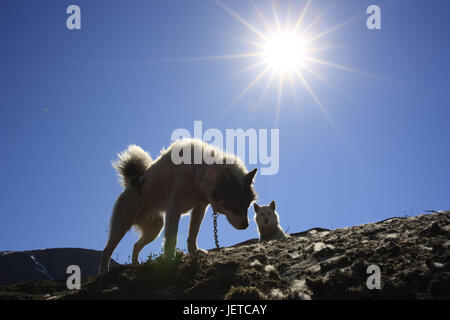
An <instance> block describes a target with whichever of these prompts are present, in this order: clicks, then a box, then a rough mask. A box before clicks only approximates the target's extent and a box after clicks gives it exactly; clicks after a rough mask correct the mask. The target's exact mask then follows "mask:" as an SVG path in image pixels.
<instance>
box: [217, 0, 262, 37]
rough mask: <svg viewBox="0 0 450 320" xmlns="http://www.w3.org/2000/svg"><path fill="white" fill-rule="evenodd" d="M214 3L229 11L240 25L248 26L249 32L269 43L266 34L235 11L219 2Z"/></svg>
mask: <svg viewBox="0 0 450 320" xmlns="http://www.w3.org/2000/svg"><path fill="white" fill-rule="evenodd" d="M214 2H215V3H216V4H218V5H219V6H221V7H222V8H223V9H225V11H227V12H228V13H229V14H230V15H231V16H233V17H234V18H235V19H236V20H238V21H239V22H240V23H242V24H243V25H244V26H246V27H247V28H248V29H249V30H251V31H253V32H254V33H255V34H256V35H258V36H260V37H261V38H262V39H264V40H266V41H267V36H266V35H265V34H263V33H262V32H261V31H259V30H258V29H256V28H255V27H254V26H252V25H251V24H250V23H249V22H247V20H245V19H244V18H242V17H241V16H240V15H238V14H237V13H236V12H234V11H233V10H231V9H230V8H228V7H227V6H226V5H224V4H223V3H222V2H220V1H219V0H214Z"/></svg>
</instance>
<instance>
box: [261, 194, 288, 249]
mask: <svg viewBox="0 0 450 320" xmlns="http://www.w3.org/2000/svg"><path fill="white" fill-rule="evenodd" d="M254 210H255V217H254V219H255V222H256V225H257V227H258V234H259V241H260V242H262V241H269V240H279V239H285V238H286V237H287V236H286V234H285V233H284V230H283V228H282V227H281V226H280V224H279V216H278V213H277V212H276V211H275V202H274V201H272V203H271V204H270V205H268V206H261V207H260V206H258V205H257V204H254Z"/></svg>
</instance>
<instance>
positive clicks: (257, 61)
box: [196, 0, 363, 124]
mask: <svg viewBox="0 0 450 320" xmlns="http://www.w3.org/2000/svg"><path fill="white" fill-rule="evenodd" d="M215 2H216V3H217V4H218V5H219V6H220V7H222V8H223V9H224V10H225V11H227V12H228V13H229V14H230V15H231V16H233V17H234V18H235V19H236V20H238V21H239V22H240V23H241V24H243V25H244V26H245V27H247V29H249V30H250V31H251V32H252V33H253V34H254V35H256V36H257V37H253V38H251V39H245V38H239V37H235V38H236V39H237V40H240V41H243V42H245V43H247V44H250V45H251V46H252V47H254V48H256V49H255V50H252V51H249V52H245V53H240V54H229V55H222V56H212V57H203V58H199V59H208V60H212V59H214V60H215V59H249V60H250V59H251V60H253V61H254V63H253V64H250V65H248V66H247V67H245V68H244V69H243V70H241V71H240V72H238V73H237V74H243V73H245V72H249V71H253V70H255V69H260V71H259V72H258V73H257V74H256V76H255V77H254V78H253V79H252V80H251V81H250V83H249V84H248V85H247V86H246V87H245V88H243V90H242V91H241V92H240V93H239V94H238V96H237V97H236V98H235V99H234V101H233V102H232V103H231V105H234V104H235V103H236V102H237V101H238V100H240V99H241V98H242V97H243V96H244V95H245V94H247V93H248V92H249V91H250V90H251V89H252V88H254V87H255V86H256V85H257V84H258V83H260V82H262V81H263V79H267V80H266V84H265V85H263V88H264V89H262V92H261V95H260V99H259V101H260V102H261V101H262V100H263V99H264V97H265V96H266V93H267V92H268V91H269V89H270V88H271V87H272V86H275V87H276V88H277V104H276V114H275V122H276V123H277V121H278V114H279V111H280V106H281V100H282V95H283V90H284V89H283V88H284V87H285V86H286V84H290V87H291V90H292V93H293V95H294V98H295V99H297V95H296V91H297V89H298V88H297V87H296V84H295V82H299V83H300V84H301V85H302V86H303V88H304V89H305V90H306V91H307V92H308V93H309V95H310V96H311V98H312V99H313V100H314V102H315V104H316V105H317V107H318V108H319V109H320V110H321V111H322V113H323V114H324V115H325V117H326V118H327V120H328V121H329V122H330V123H332V124H333V121H332V119H331V118H330V116H329V115H328V112H327V111H326V109H325V107H324V106H323V105H322V103H321V102H320V100H319V97H318V96H317V95H316V94H315V92H314V90H313V88H312V87H311V85H310V84H309V81H308V79H307V76H306V75H309V76H312V77H314V78H316V79H318V80H320V81H321V82H323V83H325V84H327V85H329V86H330V87H333V86H332V85H330V83H329V82H328V81H326V79H325V78H324V77H323V76H322V75H321V74H319V73H318V72H317V71H316V70H314V69H315V68H314V65H315V64H319V65H321V66H325V67H329V68H334V69H338V70H342V71H348V72H355V73H359V74H363V73H362V72H360V71H358V70H355V69H352V68H349V67H346V66H343V65H339V64H336V63H332V62H329V61H326V60H323V59H319V58H318V56H317V53H318V51H322V50H329V49H331V48H333V47H332V46H329V45H318V43H317V40H318V39H321V38H323V37H325V36H327V35H329V34H330V33H332V32H335V31H336V30H338V29H340V28H342V27H344V26H346V25H348V24H349V23H351V22H352V21H355V20H356V19H358V17H354V18H351V19H349V20H347V21H344V22H343V23H341V24H338V25H335V26H333V27H331V28H329V29H325V30H323V29H321V28H320V25H319V26H318V24H320V21H321V19H322V17H323V14H319V15H317V16H316V17H313V18H312V19H311V22H310V23H308V24H306V23H305V16H306V15H307V12H308V9H309V7H310V5H311V2H312V0H306V2H305V5H304V6H303V8H302V10H301V12H300V13H299V15H297V17H295V19H294V20H292V19H291V18H292V13H291V11H290V9H291V7H290V6H289V7H288V10H287V14H286V18H285V19H281V18H280V15H279V12H278V8H277V4H276V2H275V1H273V0H272V1H271V3H272V14H273V18H274V19H273V23H271V22H270V21H269V20H268V19H266V17H265V16H264V14H263V13H262V11H261V10H260V9H259V8H258V7H257V6H256V4H255V3H254V2H253V1H251V3H252V4H253V7H254V10H255V12H256V14H257V15H258V17H259V19H260V21H261V22H262V24H263V25H264V27H262V28H257V27H255V26H254V25H252V24H251V23H250V22H248V21H247V20H245V19H244V18H242V17H241V16H240V15H239V14H237V13H236V12H234V11H233V10H231V9H230V8H228V7H227V6H226V5H224V4H223V3H222V2H221V1H220V0H215ZM314 29H316V30H315V32H314ZM196 60H198V59H196Z"/></svg>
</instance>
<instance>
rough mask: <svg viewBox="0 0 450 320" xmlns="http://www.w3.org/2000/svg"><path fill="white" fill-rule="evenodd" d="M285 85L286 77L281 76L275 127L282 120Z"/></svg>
mask: <svg viewBox="0 0 450 320" xmlns="http://www.w3.org/2000/svg"><path fill="white" fill-rule="evenodd" d="M283 83H284V75H283V74H280V79H279V81H278V92H277V106H276V111H275V126H278V123H279V120H280V109H281V98H282V96H283Z"/></svg>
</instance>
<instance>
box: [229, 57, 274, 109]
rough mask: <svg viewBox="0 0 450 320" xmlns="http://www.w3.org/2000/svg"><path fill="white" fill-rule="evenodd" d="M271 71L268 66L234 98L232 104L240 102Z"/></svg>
mask: <svg viewBox="0 0 450 320" xmlns="http://www.w3.org/2000/svg"><path fill="white" fill-rule="evenodd" d="M269 71H270V67H269V66H267V67H265V68H264V69H263V70H262V71H261V72H260V73H259V74H258V75H257V76H256V77H255V78H254V79H253V80H252V81H251V82H250V83H249V84H248V85H247V87H245V88H244V90H242V91H241V93H239V95H238V96H237V97H236V98H235V99H234V100H233V102H232V103H231V104H232V105H233V104H235V103H236V102H238V101H239V100H240V99H241V98H242V97H243V96H244V95H245V94H246V93H247V92H248V91H249V90H250V89H251V88H253V87H254V86H255V85H256V84H257V83H258V82H259V80H261V78H262V77H264V75H265V74H266V73H267V72H269Z"/></svg>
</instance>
